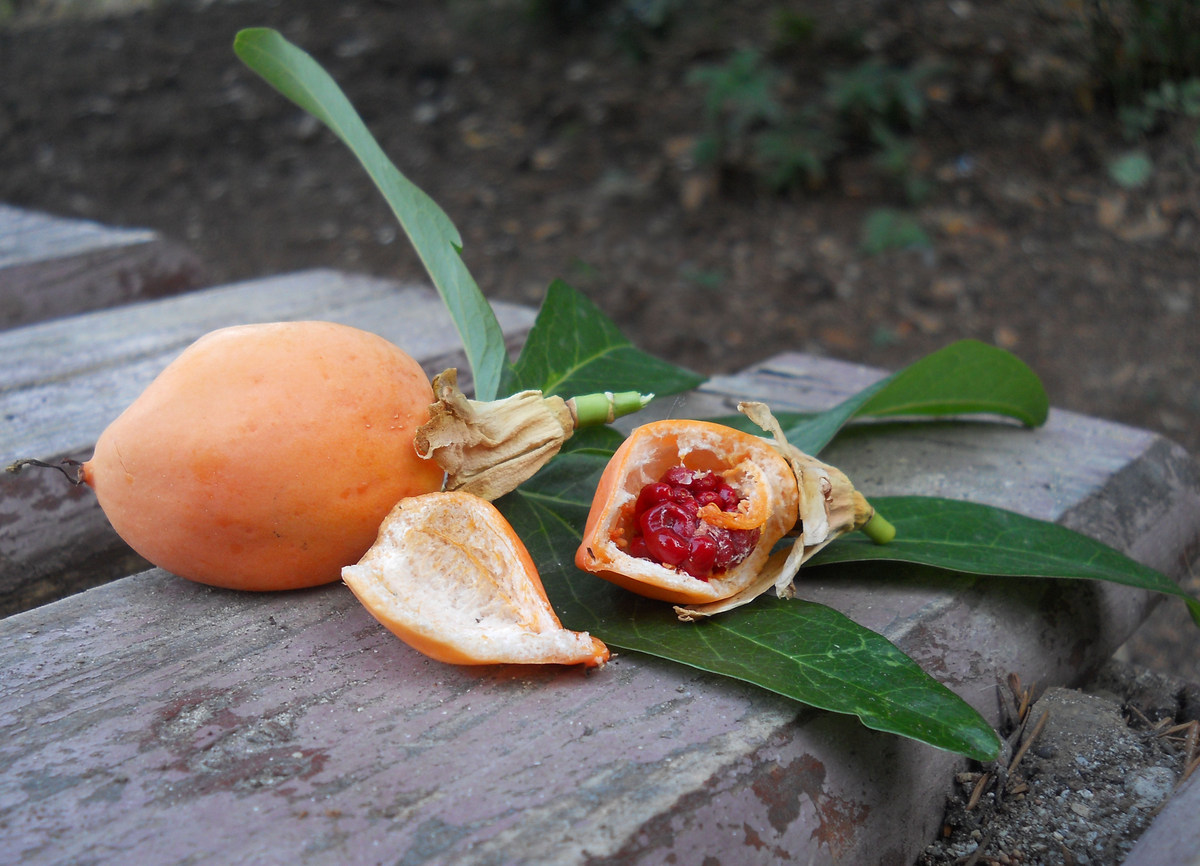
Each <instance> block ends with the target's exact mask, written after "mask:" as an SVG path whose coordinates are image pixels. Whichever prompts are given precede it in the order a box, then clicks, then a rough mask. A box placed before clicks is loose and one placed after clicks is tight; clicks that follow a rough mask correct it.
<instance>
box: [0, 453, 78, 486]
mask: <svg viewBox="0 0 1200 866" xmlns="http://www.w3.org/2000/svg"><path fill="white" fill-rule="evenodd" d="M26 466H37V467H39V468H41V469H54V470H56V471H58V472H61V473H62V474H63V475H64V476H66V478H67V480H68V481H70V482H71V483H72V484H74V485H75V486H76V487H78V486H80V485H81V484H83V469H82V467H83V464H82V463H81V462H80V461H78V460H74V459H72V458H70V457H64V458H63V459H62V460H61V461H59V462H58V463H47V462H46V461H45V460H38V459H36V458H34V457H26V458H24V459H22V460H18V461H17V462H15V463H10V464H9V465H8V466H7V467H5V469H6V470H7V471H8V472H12V473H13V474H14V475H15V474H16V473H18V472H20V471H21V470H22V469H24V468H25V467H26Z"/></svg>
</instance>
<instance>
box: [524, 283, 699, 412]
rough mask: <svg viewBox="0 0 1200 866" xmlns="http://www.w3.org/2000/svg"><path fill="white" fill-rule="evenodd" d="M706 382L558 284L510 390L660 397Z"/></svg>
mask: <svg viewBox="0 0 1200 866" xmlns="http://www.w3.org/2000/svg"><path fill="white" fill-rule="evenodd" d="M703 381H704V377H703V376H699V375H697V374H696V373H693V372H691V371H690V370H685V369H683V368H682V367H676V366H674V365H672V364H668V363H667V362H666V361H661V360H659V359H658V358H655V357H654V356H653V355H648V354H646V353H645V352H642V351H640V350H639V349H636V348H634V346H633V344H632V343H630V342H629V340H628V339H626V337H625V336H624V335H623V334H622V333H621V331H620V330H619V329H618V328H617V326H616V325H615V324H614V323H613V322H612V320H611V319H609V318H608V317H607V316H605V315H604V313H603V312H601V310H600V309H599V308H598V307H597V306H596V305H595V304H593V303H592V302H591V301H589V300H588V299H587V298H585V297H584V296H583V295H581V294H579V293H578V292H576V291H575V290H574V289H572V288H571V287H570V286H569V285H567V284H566V283H564V282H563V281H562V280H555V281H554V282H553V283H551V284H550V287H549V289H547V291H546V297H545V299H544V300H543V301H542V306H541V309H540V310H539V311H538V316H537V320H536V321H535V322H534V323H533V328H532V330H530V332H529V337H528V338H527V339H526V340H525V346H524V347H523V348H522V350H521V356H520V357H519V358H518V359H517V362H516V364H515V365H514V366H513V369H512V372H511V376H510V377H509V378H508V380H506V390H508V391H518V390H522V389H526V388H532V389H539V390H541V391H543V392H544V393H546V394H558V395H559V396H562V397H571V396H575V395H578V394H591V393H596V392H603V391H641V392H653V393H655V394H657V395H659V396H662V395H664V394H677V393H679V392H680V391H687V390H690V389H691V388H695V387H696V386H697V385H699V384H700V383H701V382H703Z"/></svg>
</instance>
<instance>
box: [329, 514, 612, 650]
mask: <svg viewBox="0 0 1200 866" xmlns="http://www.w3.org/2000/svg"><path fill="white" fill-rule="evenodd" d="M342 577H343V579H344V580H345V581H346V585H347V586H349V587H350V589H351V591H352V592H353V593H354V594H355V596H356V597H357V598H358V600H359V601H360V602H362V604H363V606H364V607H366V608H367V610H368V611H370V613H371V615H372V616H374V617H375V618H376V619H377V620H379V622H380V623H382V624H383V625H384V626H385V627H386V628H387V629H388V630H389V631H391V632H392V633H393V634H395V635H396V636H397V637H399V638H400V639H401V640H403V641H404V642H405V643H407V644H408V645H409V646H411V647H413V648H414V649H416V650H417V651H418V652H421V653H423V654H424V655H427V656H429V657H430V658H433V659H436V660H438V661H442V662H447V663H450V664H461V665H476V664H583V665H585V666H588V667H596V666H598V665H602V664H603V663H604V662H605V661H607V660H608V657H609V651H608V648H607V647H606V646H605V645H604V644H603V643H602V642H601V641H600V640H597V639H596V638H593V637H591V636H590V635H588V634H587V633H586V632H576V631H571V630H569V629H566V628H563V626H562V623H561V622H560V621H559V619H558V616H557V615H556V614H555V612H554V609H553V608H552V607H551V606H550V601H549V599H548V598H547V597H546V591H545V589H544V587H543V586H542V581H541V577H540V576H539V575H538V571H537V567H536V566H535V565H534V562H533V560H532V559H531V558H530V556H529V552H528V550H526V548H525V545H524V544H522V542H521V539H520V538H519V537H518V536H517V534H516V532H514V531H513V528H512V526H510V525H509V523H508V521H507V520H505V519H504V516H503V515H502V514H500V512H499V511H498V510H497V509H496V507H495V506H494V505H492V504H491V503H490V502H488V501H487V500H486V499H483V498H482V497H480V496H476V495H475V494H473V493H466V492H463V491H445V492H439V493H429V494H426V495H424V496H414V497H411V498H409V499H404V500H401V501H400V502H399V503H397V504H396V507H395V508H393V509H392V512H391V513H390V514H389V515H388V517H387V519H386V520H384V522H383V524H382V526H380V529H379V537H378V539H377V540H376V542H375V544H374V545H372V546H371V549H370V550H369V551H367V553H366V555H365V556H363V558H362V559H361V560H360V561H359V562H358V563H357V564H355V565H351V566H347V567H346V568H344V569H342Z"/></svg>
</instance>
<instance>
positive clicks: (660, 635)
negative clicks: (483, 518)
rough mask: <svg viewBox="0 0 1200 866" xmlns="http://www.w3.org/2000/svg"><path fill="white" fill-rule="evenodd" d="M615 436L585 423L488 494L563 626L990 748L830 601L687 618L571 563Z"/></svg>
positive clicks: (954, 744)
mask: <svg viewBox="0 0 1200 866" xmlns="http://www.w3.org/2000/svg"><path fill="white" fill-rule="evenodd" d="M585 433H586V434H590V435H587V436H585V435H584V434H585ZM613 435H614V431H612V430H606V431H603V432H599V431H598V432H596V433H594V434H593V433H592V431H581V432H580V434H579V435H577V436H576V437H575V439H573V440H572V442H574V443H575V448H574V449H573V450H571V451H570V452H567V453H564V454H562V455H560V456H559V457H558V458H557V459H556V460H554V461H553V462H552V463H550V464H549V465H548V466H546V467H545V468H544V469H543V470H542V471H541V472H539V473H538V474H537V475H536V476H534V478H533V479H531V480H530V481H528V482H526V483H525V484H524V485H523V486H522V487H521V488H520V489H519V490H517V491H516V492H514V493H511V494H509V495H508V496H506V497H504V498H503V499H501V500H499V501H498V502H497V503H496V504H497V506H498V507H499V508H500V509H501V511H502V512H503V513H504V515H505V517H506V518H507V519H508V520H509V522H510V523H511V524H512V526H513V527H514V529H516V531H517V534H518V535H519V536H520V537H521V539H522V540H523V541H524V542H525V544H526V545H527V547H528V548H529V552H530V554H531V555H532V556H533V559H534V562H535V563H537V566H538V570H539V572H540V574H541V577H542V582H543V583H544V584H545V587H546V591H547V594H548V595H549V597H550V601H551V603H552V604H553V605H554V608H555V610H556V611H558V613H559V616H560V617H561V619H562V621H563V622H564V624H566V625H567V626H568V627H569V628H573V629H579V630H586V631H589V632H591V633H592V634H594V635H595V636H597V637H599V638H600V639H602V640H604V641H605V642H606V643H608V644H609V645H610V646H612V647H615V648H619V649H623V650H628V651H635V652H642V653H646V654H649V655H653V656H657V657H659V658H664V659H668V660H671V661H675V662H678V663H680V664H684V665H687V666H689V667H693V668H697V669H699V670H704V671H709V672H711V673H716V674H721V675H724V676H728V677H732V678H734V679H738V680H742V681H744V682H747V683H751V684H753V685H756V686H759V687H761V688H764V689H767V690H769V691H772V692H775V693H777V694H780V695H784V696H785V697H788V698H791V699H793V700H796V701H800V702H801V703H805V704H808V705H810V706H814V707H819V708H821V709H826V710H830V711H832V712H838V713H847V714H851V715H855V716H858V717H859V718H860V719H861V720H862V722H863V723H864V724H865V725H867V726H868V727H870V728H874V729H876V730H880V731H887V732H890V733H894V734H898V735H900V736H905V737H909V738H912V739H915V740H918V741H920V742H923V743H928V744H929V745H932V746H935V747H937V748H940V749H947V750H950V751H953V752H957V753H960V754H964V755H968V756H971V757H973V758H976V759H978V760H990V759H991V758H994V757H995V755H996V753H997V751H998V748H999V741H998V740H997V739H996V735H995V733H994V732H993V731H992V729H991V728H990V727H989V726H988V724H987V723H986V721H984V719H983V718H982V717H981V716H980V715H979V714H978V713H977V712H976V711H975V710H974V709H972V708H971V707H970V706H969V705H968V704H966V703H965V702H964V701H962V699H960V698H959V697H958V696H957V695H955V694H954V693H953V692H951V691H950V690H949V689H947V688H946V687H945V686H943V685H942V684H940V683H938V682H937V681H936V680H934V679H933V678H932V677H930V676H929V675H927V674H926V673H925V672H924V671H922V670H921V668H920V667H919V666H918V665H917V664H916V663H915V662H913V661H912V660H911V659H909V658H908V657H907V656H905V655H904V654H903V653H902V652H901V651H900V650H899V649H897V648H896V647H895V646H893V645H892V644H891V643H890V642H888V641H887V640H886V639H884V638H883V637H881V636H880V635H878V634H876V633H874V632H872V631H870V630H869V629H866V628H863V627H861V626H859V625H857V624H856V623H854V622H853V621H851V620H850V619H848V618H847V617H845V616H843V615H842V614H840V613H838V612H836V611H834V610H832V609H830V608H828V607H824V606H822V605H818V604H813V603H811V602H801V601H789V602H781V601H778V600H773V599H759V601H757V602H755V603H754V604H753V605H750V606H748V607H746V608H741V609H739V610H737V611H732V612H730V613H727V614H722V615H721V616H720V617H716V618H714V619H713V620H710V621H708V622H704V623H692V624H684V623H680V622H679V621H678V620H677V619H676V618H675V615H674V613H673V612H672V609H671V607H670V605H666V604H663V603H661V602H654V601H650V600H648V599H644V598H641V597H640V596H637V595H634V594H633V593H629V592H626V591H624V590H622V589H619V588H617V587H615V586H613V585H612V584H610V583H608V582H607V581H604V580H601V579H600V578H598V577H595V576H594V575H591V574H586V573H584V572H582V571H580V570H578V569H577V568H575V566H574V556H575V550H576V549H577V548H578V546H579V543H580V541H581V539H582V536H583V526H584V523H585V521H586V518H587V512H588V509H589V507H590V505H591V497H592V495H593V493H594V491H595V489H596V482H597V480H598V478H599V475H600V473H601V472H603V470H604V467H605V464H606V463H607V461H608V457H609V455H610V454H611V451H610V450H609V447H610V446H611V445H612V444H613V442H614V441H616V440H619V434H617V435H616V440H614V439H613ZM576 440H579V441H576Z"/></svg>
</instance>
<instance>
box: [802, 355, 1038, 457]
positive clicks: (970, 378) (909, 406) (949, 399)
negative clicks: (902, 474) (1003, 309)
mask: <svg viewBox="0 0 1200 866" xmlns="http://www.w3.org/2000/svg"><path fill="white" fill-rule="evenodd" d="M1049 410H1050V401H1049V399H1048V398H1047V396H1046V391H1045V389H1044V388H1043V387H1042V383H1041V380H1040V379H1038V377H1037V375H1036V374H1035V373H1034V372H1033V371H1032V370H1030V369H1029V367H1028V366H1026V364H1025V362H1023V361H1022V360H1020V359H1019V358H1017V357H1016V356H1015V355H1013V354H1011V353H1009V352H1006V351H1004V350H1003V349H998V348H996V347H995V346H989V345H987V344H986V343H981V342H979V341H978V340H959V341H958V342H956V343H951V344H950V345H949V346H946V347H945V348H943V349H939V350H938V351H936V352H934V353H933V354H931V355H927V356H925V357H924V358H922V359H921V360H919V361H917V362H916V363H914V364H911V365H909V366H908V367H905V368H904V369H903V370H900V371H899V372H897V373H893V374H892V375H891V376H888V377H887V378H886V379H882V380H880V381H879V382H876V383H875V384H874V385H871V386H869V387H867V388H864V389H863V390H862V391H860V392H859V393H857V394H855V395H854V396H852V397H850V398H848V399H846V400H844V401H842V402H841V403H839V404H838V405H837V406H834V407H833V408H832V409H829V410H827V411H825V412H821V413H818V414H816V415H812V416H800V417H795V416H793V417H792V418H791V419H790V420H792V421H793V423H791V424H788V423H787V422H785V421H781V422H780V423H781V424H784V433H786V434H787V437H788V441H790V442H791V443H792V444H793V445H795V446H796V447H798V448H800V449H801V450H803V451H807V452H808V453H809V454H818V453H820V451H821V449H823V448H824V447H825V446H826V445H828V444H829V442H830V441H832V439H833V437H834V436H836V435H837V432H838V431H839V430H840V429H841V428H842V427H843V426H845V424H847V423H848V422H849V421H851V420H852V419H855V418H892V417H899V416H946V415H968V414H979V413H984V414H991V415H1001V416H1005V417H1009V418H1013V419H1015V420H1017V421H1019V422H1021V423H1022V424H1025V425H1027V426H1030V427H1036V426H1038V425H1040V424H1043V423H1045V421H1046V416H1047V414H1048V412H1049Z"/></svg>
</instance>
